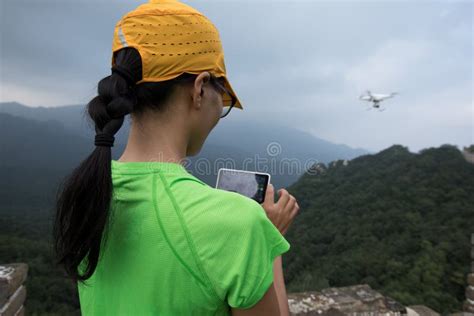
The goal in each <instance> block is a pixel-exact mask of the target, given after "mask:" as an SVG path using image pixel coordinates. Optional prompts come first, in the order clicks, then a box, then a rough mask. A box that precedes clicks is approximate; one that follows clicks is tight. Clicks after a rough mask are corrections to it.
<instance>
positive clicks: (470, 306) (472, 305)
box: [463, 234, 474, 313]
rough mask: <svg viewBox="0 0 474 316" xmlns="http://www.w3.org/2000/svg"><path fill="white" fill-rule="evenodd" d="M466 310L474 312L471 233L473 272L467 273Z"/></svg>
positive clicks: (473, 251)
mask: <svg viewBox="0 0 474 316" xmlns="http://www.w3.org/2000/svg"><path fill="white" fill-rule="evenodd" d="M463 309H464V311H465V312H468V313H474V234H471V273H469V274H468V275H467V286H466V301H465V302H464V306H463Z"/></svg>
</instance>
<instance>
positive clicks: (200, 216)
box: [78, 160, 290, 316]
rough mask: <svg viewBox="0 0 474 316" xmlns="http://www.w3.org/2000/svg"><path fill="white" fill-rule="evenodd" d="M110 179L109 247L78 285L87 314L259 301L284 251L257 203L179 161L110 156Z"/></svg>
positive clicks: (178, 310)
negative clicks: (203, 178) (206, 180)
mask: <svg viewBox="0 0 474 316" xmlns="http://www.w3.org/2000/svg"><path fill="white" fill-rule="evenodd" d="M112 182H113V190H114V191H113V198H112V201H111V208H110V213H109V223H108V227H107V228H106V232H108V237H107V239H106V244H105V247H102V249H101V255H100V258H99V263H98V265H97V268H96V270H95V272H94V274H93V275H92V277H91V278H90V279H88V280H86V285H83V284H81V283H78V291H79V299H80V304H81V312H82V315H84V316H90V315H100V316H107V315H114V316H119V315H134V316H135V315H230V307H229V306H232V307H235V308H250V307H251V306H253V305H255V304H256V303H257V302H258V301H259V300H260V299H261V298H262V297H263V295H264V294H265V293H266V291H267V290H268V288H269V286H270V284H271V283H272V282H273V261H274V259H275V258H276V257H277V256H279V255H281V254H283V253H285V252H287V251H288V250H289V249H290V244H289V243H288V241H287V240H286V239H285V238H284V237H283V236H282V235H281V234H280V232H279V231H278V229H277V228H276V227H275V226H274V225H273V223H272V222H271V221H270V220H269V219H268V217H267V215H266V213H265V210H264V209H263V208H262V206H261V205H260V204H259V203H258V202H256V201H254V200H252V199H250V198H247V197H244V196H242V195H240V194H238V193H235V192H229V191H224V190H220V189H216V188H213V187H211V186H209V185H207V184H206V183H204V182H202V181H201V180H199V179H198V178H196V177H194V176H193V175H192V174H190V173H189V172H188V171H187V170H186V168H185V167H184V166H182V165H181V164H178V163H173V162H156V161H153V162H119V161H116V160H112ZM83 268H84V260H83V262H82V263H81V265H80V267H79V269H80V270H79V271H84V269H83Z"/></svg>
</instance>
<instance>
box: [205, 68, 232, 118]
mask: <svg viewBox="0 0 474 316" xmlns="http://www.w3.org/2000/svg"><path fill="white" fill-rule="evenodd" d="M210 82H211V83H212V84H213V85H214V87H215V88H216V89H217V91H219V93H221V94H222V104H223V108H222V113H221V118H223V117H225V116H226V115H227V114H229V113H230V110H232V108H233V107H234V105H235V103H236V102H237V98H236V97H235V96H234V95H232V93H230V91H229V90H228V89H227V88H226V87H225V79H224V77H215V76H214V75H211V80H210Z"/></svg>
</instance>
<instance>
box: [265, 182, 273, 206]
mask: <svg viewBox="0 0 474 316" xmlns="http://www.w3.org/2000/svg"><path fill="white" fill-rule="evenodd" d="M274 191H275V190H274V188H273V184H271V183H269V184H268V185H267V190H266V191H265V198H264V200H263V203H271V204H273V203H275V192H274Z"/></svg>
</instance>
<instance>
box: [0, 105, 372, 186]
mask: <svg viewBox="0 0 474 316" xmlns="http://www.w3.org/2000/svg"><path fill="white" fill-rule="evenodd" d="M0 113H5V114H10V115H14V116H18V117H21V118H26V119H32V120H35V121H39V122H43V123H46V124H50V125H51V126H56V127H57V126H59V124H60V125H62V126H63V129H62V130H61V131H62V132H63V133H64V131H69V132H70V133H73V134H75V135H76V136H79V137H81V138H82V139H83V140H90V143H93V138H94V135H95V132H94V128H93V125H92V123H91V122H90V120H89V118H88V117H87V115H86V113H85V106H84V105H70V106H61V107H35V108H33V107H28V106H25V105H22V104H20V103H17V102H4V103H0ZM46 128H52V127H46ZM129 129H130V117H129V116H128V117H127V119H126V120H125V123H124V125H123V126H122V128H121V129H120V130H119V132H118V133H117V135H116V141H115V144H116V145H115V146H114V148H113V156H114V157H115V158H114V159H118V157H120V154H121V152H122V151H123V148H124V147H125V144H126V142H127V138H128V131H129ZM10 135H12V137H13V138H14V137H15V136H14V135H16V132H15V131H13V130H12V131H11V134H10ZM72 144H74V143H72ZM45 146H48V145H47V144H46V145H45ZM75 148H76V149H77V150H78V151H80V152H82V153H83V154H82V155H80V156H84V155H86V154H87V153H89V152H90V151H92V149H93V148H91V147H90V146H86V147H84V148H83V147H82V145H81V144H76V145H75ZM367 153H368V151H367V150H364V149H360V148H358V149H353V148H350V147H349V146H346V145H340V144H333V143H331V142H328V141H325V140H323V139H320V138H317V137H314V136H312V135H310V134H308V133H305V132H302V131H299V130H297V129H293V128H289V127H286V126H279V125H274V124H269V123H267V122H265V121H264V120H255V119H253V120H250V119H249V120H245V121H243V120H239V121H232V120H225V119H224V120H222V121H221V122H220V123H219V124H218V125H217V126H216V127H215V128H214V129H213V130H212V132H211V133H210V135H209V137H208V139H207V140H206V143H205V145H204V146H203V148H202V150H201V152H200V153H199V154H198V155H197V156H195V157H189V162H190V164H189V168H188V169H189V171H190V172H191V173H193V174H195V175H196V176H197V177H199V178H201V179H202V180H203V181H205V182H206V183H208V184H209V185H212V186H213V185H215V181H216V177H217V171H218V169H219V168H220V167H226V168H235V169H246V170H256V171H262V172H269V173H270V174H271V175H272V182H273V184H274V185H275V186H276V187H287V186H289V185H290V184H291V183H293V182H295V181H296V180H297V179H298V178H299V176H300V175H301V174H303V173H304V172H305V171H306V169H307V168H308V167H309V166H311V165H313V164H314V163H315V162H325V163H327V162H330V161H333V160H336V159H351V158H354V157H357V156H360V155H363V154H367ZM56 158H57V159H59V160H61V159H62V157H61V156H60V155H59V156H56ZM7 159H8V157H7ZM65 159H66V160H67V159H68V158H66V157H65ZM204 165H206V166H207V167H208V168H207V169H208V170H209V172H202V170H200V169H199V167H203V166H204Z"/></svg>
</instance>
